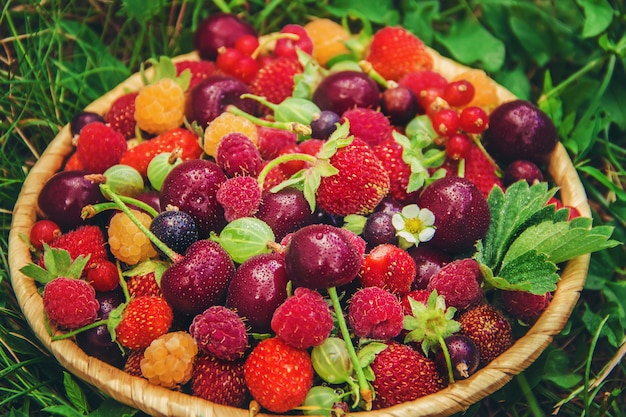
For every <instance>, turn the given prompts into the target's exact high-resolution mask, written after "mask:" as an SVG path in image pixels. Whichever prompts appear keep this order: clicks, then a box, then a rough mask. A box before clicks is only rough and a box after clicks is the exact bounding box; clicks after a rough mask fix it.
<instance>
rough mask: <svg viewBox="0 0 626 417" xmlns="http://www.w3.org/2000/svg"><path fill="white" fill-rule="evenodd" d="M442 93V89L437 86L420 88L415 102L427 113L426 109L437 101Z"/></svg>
mask: <svg viewBox="0 0 626 417" xmlns="http://www.w3.org/2000/svg"><path fill="white" fill-rule="evenodd" d="M442 94H443V90H442V89H441V88H439V87H428V88H425V89H423V90H420V92H419V94H418V95H417V103H418V104H419V106H420V107H421V108H422V109H423V110H424V111H425V112H427V113H428V110H429V109H430V108H431V107H432V105H433V103H435V102H436V101H437V99H439V98H440V97H441V95H442Z"/></svg>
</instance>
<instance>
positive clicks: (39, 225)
mask: <svg viewBox="0 0 626 417" xmlns="http://www.w3.org/2000/svg"><path fill="white" fill-rule="evenodd" d="M58 236H61V228H60V227H59V226H58V225H57V224H56V223H55V222H53V221H52V220H39V221H37V222H35V224H33V227H32V228H31V229H30V236H29V239H30V243H31V244H32V245H33V246H34V247H35V249H39V250H43V244H44V243H46V244H49V243H50V242H52V241H53V240H54V239H55V238H56V237H58Z"/></svg>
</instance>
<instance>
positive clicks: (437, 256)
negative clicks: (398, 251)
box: [408, 245, 454, 290]
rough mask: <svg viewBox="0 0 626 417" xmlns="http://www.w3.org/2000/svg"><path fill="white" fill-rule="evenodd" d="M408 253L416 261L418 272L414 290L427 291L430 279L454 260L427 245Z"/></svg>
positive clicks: (411, 249)
mask: <svg viewBox="0 0 626 417" xmlns="http://www.w3.org/2000/svg"><path fill="white" fill-rule="evenodd" d="M408 252H409V255H411V257H412V258H413V260H414V261H415V266H416V270H417V273H416V274H415V280H414V281H413V285H412V286H411V289H413V290H423V289H426V287H427V286H428V281H429V280H430V277H432V276H433V275H435V274H436V273H437V272H438V271H439V270H440V269H441V268H443V266H444V265H446V264H447V263H449V262H452V260H453V259H454V258H453V257H452V256H451V255H450V254H448V253H446V252H443V251H441V250H438V249H434V248H431V247H429V246H425V245H419V246H414V247H412V248H410V249H409V250H408Z"/></svg>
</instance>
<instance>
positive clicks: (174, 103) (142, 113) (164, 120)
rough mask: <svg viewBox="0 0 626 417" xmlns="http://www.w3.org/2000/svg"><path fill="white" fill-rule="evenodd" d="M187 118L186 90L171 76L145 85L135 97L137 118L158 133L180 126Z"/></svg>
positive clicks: (145, 126) (140, 124) (148, 128)
mask: <svg viewBox="0 0 626 417" xmlns="http://www.w3.org/2000/svg"><path fill="white" fill-rule="evenodd" d="M184 118H185V92H184V91H183V89H182V88H181V87H180V85H178V84H176V82H175V81H174V80H172V79H171V78H163V79H161V80H159V81H157V82H156V83H154V84H149V85H146V86H145V87H143V88H142V89H141V90H140V91H139V94H138V95H137V98H136V99H135V120H136V121H137V125H138V126H139V128H141V129H142V130H144V131H146V132H149V133H154V134H156V135H158V134H161V133H163V132H166V131H168V130H171V129H174V128H176V127H179V126H180V125H182V124H183V120H184Z"/></svg>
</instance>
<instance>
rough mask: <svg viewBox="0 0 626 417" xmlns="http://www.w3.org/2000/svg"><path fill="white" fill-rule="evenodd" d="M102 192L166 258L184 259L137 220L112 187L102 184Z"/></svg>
mask: <svg viewBox="0 0 626 417" xmlns="http://www.w3.org/2000/svg"><path fill="white" fill-rule="evenodd" d="M100 190H101V191H102V194H103V195H104V196H105V197H106V198H108V199H110V200H112V201H113V202H114V203H115V204H117V206H118V207H119V209H120V210H122V211H123V212H124V214H126V215H127V216H128V218H129V219H130V220H131V221H132V222H133V223H134V224H135V226H137V227H138V228H139V230H141V232H142V233H143V234H145V235H146V236H147V237H148V239H150V241H151V242H152V243H153V244H154V245H155V246H156V247H157V248H159V249H160V250H161V251H162V252H163V253H164V254H165V256H167V257H168V258H170V259H171V260H172V262H177V261H178V260H180V259H182V256H181V255H179V254H178V253H176V252H174V251H173V250H172V249H171V248H170V247H168V246H167V245H166V244H165V243H163V242H162V241H161V240H160V239H159V238H158V237H156V236H155V235H154V233H152V232H151V231H150V230H148V228H147V227H146V226H144V225H143V224H142V223H141V222H140V221H139V219H137V217H135V215H134V214H133V213H132V212H131V211H130V209H129V208H128V206H127V205H126V204H125V203H124V201H122V199H121V198H120V196H118V195H117V194H116V193H114V192H113V190H111V187H109V186H108V185H106V184H100Z"/></svg>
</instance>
